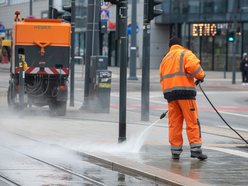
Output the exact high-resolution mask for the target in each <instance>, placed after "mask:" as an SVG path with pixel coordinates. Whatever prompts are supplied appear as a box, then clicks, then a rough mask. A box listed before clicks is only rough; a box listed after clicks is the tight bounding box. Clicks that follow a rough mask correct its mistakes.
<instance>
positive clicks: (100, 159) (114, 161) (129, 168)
mask: <svg viewBox="0 0 248 186" xmlns="http://www.w3.org/2000/svg"><path fill="white" fill-rule="evenodd" d="M77 153H78V154H79V155H81V156H83V157H86V158H88V160H89V161H90V162H93V161H94V164H97V163H99V164H101V166H104V167H106V168H109V169H111V170H113V171H119V172H123V173H126V174H129V175H136V176H141V177H144V178H148V179H150V180H153V181H154V182H155V183H156V182H162V183H164V184H169V185H176V186H182V185H189V186H205V185H207V184H203V183H201V182H198V181H195V180H193V179H190V178H187V177H184V176H181V175H178V174H175V173H171V172H169V171H166V170H162V169H160V168H156V167H153V166H150V165H145V164H141V163H138V162H135V161H130V160H127V159H124V160H123V158H120V157H116V156H113V155H110V154H105V153H101V155H100V154H97V153H96V154H94V153H92V154H90V153H84V152H77Z"/></svg>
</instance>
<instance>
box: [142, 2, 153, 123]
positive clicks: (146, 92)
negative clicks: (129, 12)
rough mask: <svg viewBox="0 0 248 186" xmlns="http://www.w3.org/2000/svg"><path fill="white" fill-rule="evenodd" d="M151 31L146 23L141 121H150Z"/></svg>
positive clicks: (146, 22)
mask: <svg viewBox="0 0 248 186" xmlns="http://www.w3.org/2000/svg"><path fill="white" fill-rule="evenodd" d="M147 4H148V0H145V2H144V17H147V13H148V12H147ZM150 29H151V24H150V22H149V21H144V30H143V51H142V62H143V63H142V85H141V120H142V121H149V106H150V103H149V97H150Z"/></svg>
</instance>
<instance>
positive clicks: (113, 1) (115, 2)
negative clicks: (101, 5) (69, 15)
mask: <svg viewBox="0 0 248 186" xmlns="http://www.w3.org/2000/svg"><path fill="white" fill-rule="evenodd" d="M104 2H109V3H111V4H112V5H117V4H118V3H119V0H104Z"/></svg>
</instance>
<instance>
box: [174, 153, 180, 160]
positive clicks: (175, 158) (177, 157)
mask: <svg viewBox="0 0 248 186" xmlns="http://www.w3.org/2000/svg"><path fill="white" fill-rule="evenodd" d="M172 159H173V160H179V159H180V155H179V154H172Z"/></svg>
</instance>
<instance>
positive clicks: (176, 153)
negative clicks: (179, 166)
mask: <svg viewBox="0 0 248 186" xmlns="http://www.w3.org/2000/svg"><path fill="white" fill-rule="evenodd" d="M182 152H183V149H182V147H181V146H180V147H175V146H173V147H171V155H172V159H173V160H179V159H180V154H181V153H182Z"/></svg>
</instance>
